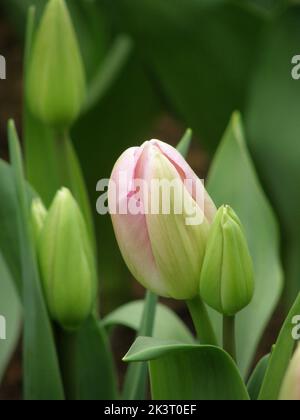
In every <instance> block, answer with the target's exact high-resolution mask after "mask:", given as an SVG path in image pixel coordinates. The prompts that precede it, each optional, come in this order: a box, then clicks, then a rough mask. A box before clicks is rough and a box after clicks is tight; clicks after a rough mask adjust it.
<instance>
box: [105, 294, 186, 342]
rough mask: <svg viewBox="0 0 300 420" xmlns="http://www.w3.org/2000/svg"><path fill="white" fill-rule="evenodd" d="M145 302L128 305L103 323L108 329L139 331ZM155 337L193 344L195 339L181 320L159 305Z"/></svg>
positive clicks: (117, 310) (154, 330)
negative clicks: (122, 328)
mask: <svg viewBox="0 0 300 420" xmlns="http://www.w3.org/2000/svg"><path fill="white" fill-rule="evenodd" d="M143 308H144V302H143V301H142V300H140V301H135V302H131V303H128V304H126V305H124V306H121V307H120V308H118V309H116V310H115V311H113V312H111V313H110V314H109V315H107V316H106V317H105V318H104V320H103V321H102V322H103V325H104V326H105V327H106V328H112V327H115V326H118V325H122V326H124V327H128V328H131V329H133V330H135V331H138V329H139V326H140V323H141V319H142V314H143ZM153 337H154V338H156V339H158V340H174V341H179V342H181V343H189V344H191V343H193V342H194V338H193V336H192V334H191V332H190V331H189V330H188V328H187V327H186V326H185V324H184V323H183V322H182V321H181V319H180V318H179V317H178V316H177V315H176V314H175V313H174V312H173V311H171V309H169V308H168V307H167V306H165V305H163V304H158V305H157V310H156V317H155V323H154V329H153Z"/></svg>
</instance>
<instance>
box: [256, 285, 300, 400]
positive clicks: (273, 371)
mask: <svg viewBox="0 0 300 420" xmlns="http://www.w3.org/2000/svg"><path fill="white" fill-rule="evenodd" d="M299 314H300V293H299V295H298V298H297V299H296V301H295V303H294V305H293V307H292V309H291V310H290V313H289V315H288V317H287V318H286V320H285V323H284V325H283V327H282V330H281V332H280V334H279V337H278V340H277V342H276V345H275V347H274V349H273V352H272V354H271V358H270V362H269V364H268V369H267V372H266V375H265V378H264V381H263V384H262V388H261V392H260V394H259V399H260V400H268V401H269V400H277V399H278V396H279V392H280V388H281V385H282V381H283V379H284V375H285V373H286V371H287V368H288V365H289V362H290V360H291V357H292V354H293V350H294V347H295V343H296V342H295V340H294V339H293V336H292V329H293V323H292V321H293V318H294V316H297V315H299Z"/></svg>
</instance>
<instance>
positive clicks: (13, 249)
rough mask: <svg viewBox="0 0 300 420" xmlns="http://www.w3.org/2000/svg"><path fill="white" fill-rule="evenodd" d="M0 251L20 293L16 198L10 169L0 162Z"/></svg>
mask: <svg viewBox="0 0 300 420" xmlns="http://www.w3.org/2000/svg"><path fill="white" fill-rule="evenodd" d="M0 201H1V206H0V231H1V235H0V251H1V253H2V255H3V258H4V260H5V262H6V264H7V267H8V269H9V271H10V274H11V277H12V278H13V280H14V282H15V285H16V287H17V289H18V291H19V293H21V258H20V243H19V240H18V211H17V204H18V203H17V198H16V190H15V184H14V178H13V172H12V170H11V167H10V166H9V165H8V164H7V163H6V162H4V161H3V160H0Z"/></svg>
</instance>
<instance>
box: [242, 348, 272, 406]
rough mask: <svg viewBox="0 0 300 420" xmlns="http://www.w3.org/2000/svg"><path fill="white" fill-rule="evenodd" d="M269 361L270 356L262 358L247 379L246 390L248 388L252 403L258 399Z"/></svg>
mask: <svg viewBox="0 0 300 420" xmlns="http://www.w3.org/2000/svg"><path fill="white" fill-rule="evenodd" d="M269 361H270V355H269V354H268V355H267V356H265V357H263V358H262V359H261V360H260V361H259V362H258V364H257V366H256V367H255V369H254V371H253V373H252V375H251V377H250V379H249V382H248V385H247V388H248V392H249V395H250V398H251V400H253V401H256V400H257V399H258V396H259V393H260V390H261V386H262V383H263V380H264V377H265V374H266V370H267V367H268V364H269Z"/></svg>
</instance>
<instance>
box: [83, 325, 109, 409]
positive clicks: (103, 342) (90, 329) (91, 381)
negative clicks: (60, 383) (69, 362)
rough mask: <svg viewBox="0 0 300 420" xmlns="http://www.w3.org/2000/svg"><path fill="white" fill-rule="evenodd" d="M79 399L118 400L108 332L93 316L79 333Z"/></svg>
mask: <svg viewBox="0 0 300 420" xmlns="http://www.w3.org/2000/svg"><path fill="white" fill-rule="evenodd" d="M77 368H78V381H79V387H78V388H79V389H78V393H79V399H80V400H83V401H91V400H92V401H97V400H114V399H116V398H117V384H116V377H115V372H114V367H113V360H112V354H111V351H110V348H109V343H108V339H107V336H106V331H105V330H104V329H103V327H101V325H99V323H98V322H97V321H96V320H95V319H94V318H93V317H91V318H90V319H88V320H87V322H86V323H85V324H84V325H83V326H82V328H81V329H80V331H79V332H78V359H77Z"/></svg>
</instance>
